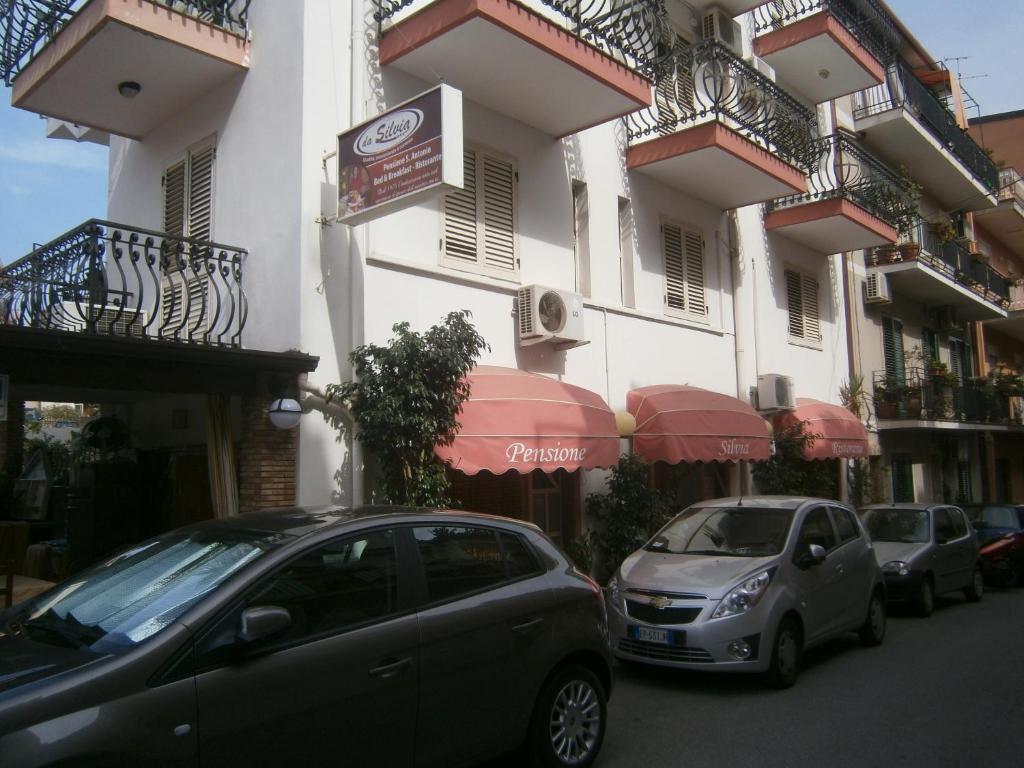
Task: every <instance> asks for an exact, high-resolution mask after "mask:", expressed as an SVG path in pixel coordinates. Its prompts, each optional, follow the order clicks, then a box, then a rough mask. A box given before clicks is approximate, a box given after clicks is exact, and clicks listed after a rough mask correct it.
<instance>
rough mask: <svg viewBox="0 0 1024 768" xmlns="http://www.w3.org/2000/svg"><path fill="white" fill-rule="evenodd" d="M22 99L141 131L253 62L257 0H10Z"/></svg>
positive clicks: (0, 46)
mask: <svg viewBox="0 0 1024 768" xmlns="http://www.w3.org/2000/svg"><path fill="white" fill-rule="evenodd" d="M0 7H2V9H3V10H2V11H0V76H2V78H3V81H4V84H5V85H8V86H11V87H12V92H11V103H12V104H13V105H14V106H15V107H19V108H21V109H25V110H28V111H30V112H37V113H39V114H41V115H46V116H48V117H55V118H59V119H61V120H65V121H67V122H69V123H74V124H77V125H81V126H88V127H90V128H94V129H96V130H98V131H103V132H107V133H113V134H117V135H119V136H126V137H128V138H135V139H138V138H141V137H143V136H145V135H146V134H147V133H149V132H150V131H151V130H153V129H154V128H155V127H156V126H158V125H160V124H161V123H163V122H165V121H166V120H167V119H168V118H169V117H171V116H172V115H175V114H177V113H178V112H179V111H181V109H183V108H184V107H186V106H187V105H188V104H189V103H191V102H192V101H194V100H195V99H197V98H199V97H200V96H202V95H204V94H206V93H209V92H210V91H212V90H214V89H215V88H217V87H218V86H220V85H221V84H223V83H224V82H226V81H227V80H228V79H230V78H231V77H233V76H236V75H238V74H239V73H242V72H245V71H246V70H247V69H248V66H249V44H248V42H247V37H246V35H247V29H246V23H247V12H248V7H249V0H91V2H84V0H9V1H8V2H6V3H3V4H2V6H0Z"/></svg>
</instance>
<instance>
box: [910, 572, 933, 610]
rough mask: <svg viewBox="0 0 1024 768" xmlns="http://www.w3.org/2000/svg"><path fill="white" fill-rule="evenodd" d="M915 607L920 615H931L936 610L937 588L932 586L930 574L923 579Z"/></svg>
mask: <svg viewBox="0 0 1024 768" xmlns="http://www.w3.org/2000/svg"><path fill="white" fill-rule="evenodd" d="M914 608H916V609H917V615H918V616H931V615H932V611H934V610H935V588H934V587H932V580H931V577H930V576H925V577H924V578H922V579H921V586H920V587H919V588H918V592H917V599H916V600H915V601H914Z"/></svg>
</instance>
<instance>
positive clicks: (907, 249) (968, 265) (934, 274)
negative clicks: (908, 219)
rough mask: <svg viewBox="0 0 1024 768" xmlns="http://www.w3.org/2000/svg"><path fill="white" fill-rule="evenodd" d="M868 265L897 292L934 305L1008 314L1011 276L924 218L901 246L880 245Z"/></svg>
mask: <svg viewBox="0 0 1024 768" xmlns="http://www.w3.org/2000/svg"><path fill="white" fill-rule="evenodd" d="M867 266H868V267H869V268H870V267H874V268H876V269H877V271H878V272H880V273H881V274H884V275H886V277H887V278H888V280H889V285H890V287H891V289H892V291H893V293H894V294H897V295H898V296H900V297H906V298H910V299H913V300H915V301H917V302H919V303H921V304H925V305H928V306H932V307H940V306H951V307H953V308H954V309H955V311H956V316H957V317H958V318H959V319H961V320H992V319H996V318H1005V317H1006V315H1007V310H1008V309H1009V307H1010V281H1009V280H1008V279H1007V278H1006V277H1004V276H1003V275H1001V274H999V273H998V272H996V271H995V270H994V269H992V268H991V267H990V266H989V265H988V264H986V263H985V262H984V261H982V260H981V259H980V258H979V257H978V256H977V255H975V254H972V253H970V252H969V251H968V250H967V249H966V248H964V246H963V245H961V244H960V243H958V242H956V241H955V240H948V241H943V240H940V239H939V237H937V236H936V235H935V233H934V232H932V230H931V229H930V228H929V227H928V225H927V224H926V223H924V222H919V223H918V224H917V226H916V227H915V228H914V230H913V235H912V238H911V239H910V240H909V241H908V242H906V243H904V244H902V245H900V247H899V248H893V247H889V248H876V249H875V250H873V251H872V252H871V253H870V255H869V256H868V258H867Z"/></svg>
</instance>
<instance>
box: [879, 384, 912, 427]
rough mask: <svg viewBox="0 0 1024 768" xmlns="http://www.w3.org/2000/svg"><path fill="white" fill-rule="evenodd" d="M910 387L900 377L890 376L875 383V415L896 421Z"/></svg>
mask: <svg viewBox="0 0 1024 768" xmlns="http://www.w3.org/2000/svg"><path fill="white" fill-rule="evenodd" d="M908 390H909V387H907V385H906V383H904V382H903V380H902V379H900V378H899V377H898V376H893V375H888V376H886V377H885V378H884V379H879V380H877V381H876V382H875V414H876V415H877V416H878V418H880V419H895V418H896V416H897V415H898V413H899V406H900V402H901V401H902V400H903V399H904V397H905V396H906V394H907V392H908Z"/></svg>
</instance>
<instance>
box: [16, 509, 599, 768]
mask: <svg viewBox="0 0 1024 768" xmlns="http://www.w3.org/2000/svg"><path fill="white" fill-rule="evenodd" d="M0 628H2V630H0V756H2V759H0V762H2V764H3V765H5V766H6V765H10V766H19V768H35V767H36V766H55V765H61V766H63V765H88V766H115V765H116V766H135V765H138V766H143V765H144V766H172V765H173V766H223V765H234V764H242V765H246V766H255V765H267V766H284V765H301V766H317V765H354V766H368V765H373V766H414V765H415V766H453V765H467V764H472V763H475V762H478V761H480V760H483V759H486V758H488V757H490V756H494V755H498V754H500V753H503V752H506V751H508V750H510V749H512V748H515V747H516V746H517V745H521V746H522V747H523V753H524V760H523V761H524V762H526V763H528V764H531V765H538V766H549V767H550V766H587V765H590V764H591V763H592V762H593V760H594V759H595V757H596V756H597V754H598V751H599V750H600V747H601V742H602V739H603V736H604V732H605V725H606V717H607V712H606V699H607V696H608V694H609V692H610V690H611V684H612V676H611V656H610V654H609V651H608V634H607V618H606V614H605V605H604V600H603V596H602V593H601V590H600V589H599V588H598V587H597V585H596V584H594V582H592V581H591V580H589V579H588V578H586V577H585V576H583V575H581V574H579V573H578V572H577V571H576V570H575V569H574V568H573V567H572V566H571V565H570V564H569V562H568V561H567V560H566V558H565V557H564V555H562V554H561V553H560V552H559V550H558V549H557V548H556V547H555V546H554V545H553V544H552V543H551V541H550V540H549V539H548V538H547V537H545V536H544V534H543V533H541V532H540V531H539V530H538V529H537V528H536V527H534V526H532V525H530V524H527V523H520V522H516V521H512V520H506V519H503V518H495V517H488V516H484V515H473V514H468V513H448V512H437V511H424V510H414V509H404V510H403V509H397V510H396V509H395V508H387V507H383V508H382V507H364V508H361V509H357V510H345V509H339V508H317V509H291V510H280V511H276V512H266V513H255V514H249V515H242V516H239V517H235V518H230V519H226V520H216V521H208V522H205V523H201V524H199V525H196V526H190V527H188V528H183V529H179V530H178V531H174V532H172V533H169V534H167V535H164V536H161V537H159V538H156V539H153V540H151V541H148V542H145V543H143V544H140V545H138V546H137V547H134V548H132V549H131V550H129V551H126V552H124V553H122V554H120V555H118V556H116V557H114V558H112V559H111V560H109V561H108V562H105V563H103V564H101V565H100V566H98V567H96V568H93V569H91V570H89V571H86V572H84V573H82V574H80V575H77V576H75V577H73V578H71V579H69V580H68V581H66V582H64V583H62V584H59V585H58V586H56V587H55V588H53V589H52V590H50V591H49V592H47V593H45V594H43V595H41V596H40V597H38V598H37V599H35V600H33V601H31V602H29V603H27V604H23V605H21V606H15V607H13V608H12V609H10V610H8V611H7V612H6V613H4V614H0Z"/></svg>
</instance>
